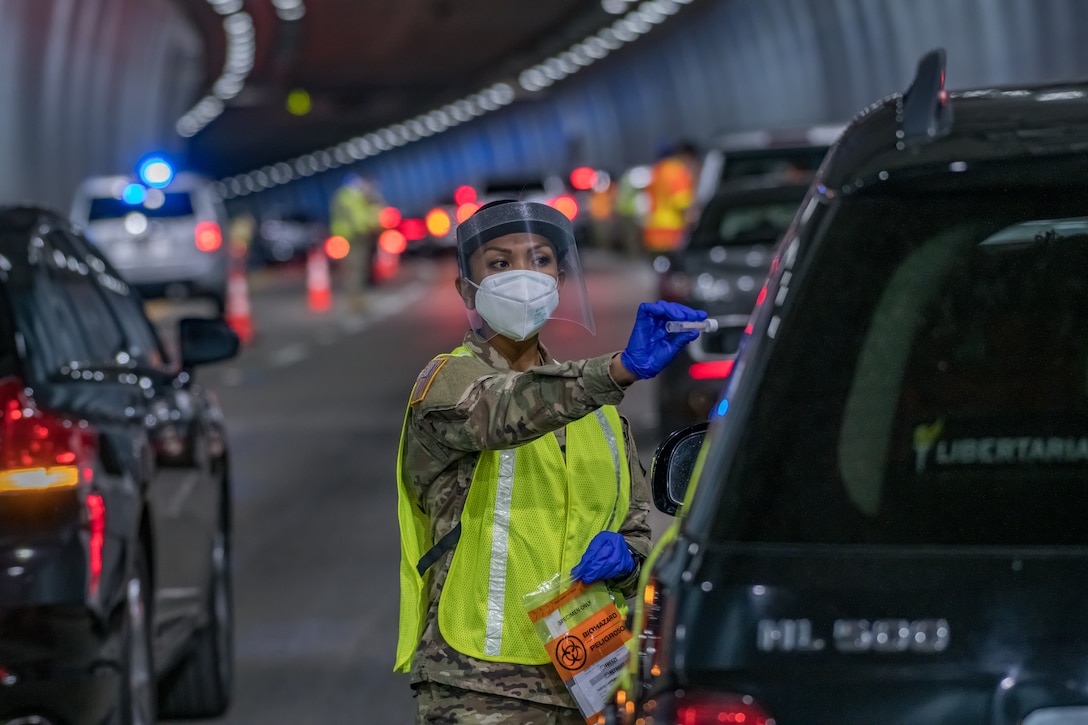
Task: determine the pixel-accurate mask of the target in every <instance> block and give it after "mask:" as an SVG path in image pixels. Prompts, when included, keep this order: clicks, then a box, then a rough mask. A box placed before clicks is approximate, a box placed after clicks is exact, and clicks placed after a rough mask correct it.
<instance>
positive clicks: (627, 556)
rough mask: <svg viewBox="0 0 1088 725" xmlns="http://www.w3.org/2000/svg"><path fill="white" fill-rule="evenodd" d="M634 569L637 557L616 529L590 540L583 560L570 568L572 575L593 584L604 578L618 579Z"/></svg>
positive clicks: (603, 532)
mask: <svg viewBox="0 0 1088 725" xmlns="http://www.w3.org/2000/svg"><path fill="white" fill-rule="evenodd" d="M634 570H635V559H634V557H632V556H631V550H630V549H628V548H627V541H625V540H624V538H623V536H622V535H621V534H617V533H616V532H615V531H602V532H601V533H599V534H597V535H596V536H594V537H593V540H592V541H590V542H589V546H587V547H586V553H584V554H582V560H581V561H580V562H578V563H577V564H575V566H574V568H573V569H571V570H570V575H571V577H573V578H574V579H581V580H582V581H583V582H584V583H586V584H592V583H593V582H597V581H600V580H602V579H618V578H620V577H624V576H627V575H628V574H630V573H631V572H633V571H634Z"/></svg>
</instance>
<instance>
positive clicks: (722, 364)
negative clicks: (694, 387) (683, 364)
mask: <svg viewBox="0 0 1088 725" xmlns="http://www.w3.org/2000/svg"><path fill="white" fill-rule="evenodd" d="M731 372H733V361H732V360H712V361H710V362H697V363H692V365H691V367H689V368H688V375H690V376H691V377H692V379H693V380H716V379H718V378H727V377H729V373H731Z"/></svg>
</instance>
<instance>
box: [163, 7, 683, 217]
mask: <svg viewBox="0 0 1088 725" xmlns="http://www.w3.org/2000/svg"><path fill="white" fill-rule="evenodd" d="M235 1H236V0H208V2H210V3H212V4H213V5H219V6H223V7H233V3H234V2H235ZM237 2H240V0H237ZM691 2H692V0H646V1H645V2H643V3H641V4H640V5H639V6H638V7H637V9H634V10H632V9H631V6H632V5H634V4H635V3H634V0H601V6H602V7H603V8H604V9H605V10H606V11H608V12H610V13H613V14H617V15H621V14H622V15H624V17H622V18H620V19H618V20H616V21H615V22H614V23H612V24H611V25H610V26H609V27H606V28H602V29H601V30H600V31H599V32H598V33H597V34H595V35H591V36H589V37H587V38H585V39H584V40H583V41H581V42H580V43H576V44H574V45H572V46H571V47H570V48H568V49H567V50H566V51H563V52H562V53H560V54H559V55H558V56H556V57H553V58H549V59H548V60H546V61H544V62H541V63H538V64H537V65H534V66H532V67H530V68H526V69H525V70H523V71H522V72H521V73H519V74H518V85H520V86H521V87H522V88H523V89H524V90H526V91H530V92H534V91H539V90H543V89H544V88H547V87H548V86H550V85H552V84H553V83H555V82H556V81H559V80H562V79H564V78H566V77H568V76H570V75H572V74H574V73H577V72H578V71H579V70H581V69H582V68H584V67H587V66H589V65H592V64H593V63H594V62H595V61H597V60H600V59H602V58H604V57H606V56H607V55H608V54H609V53H610V52H611V51H613V50H617V49H619V48H621V47H623V45H624V44H625V43H628V42H631V41H633V40H635V39H636V38H638V37H639V36H640V35H642V34H644V33H646V32H649V31H650V30H651V29H652V28H653V26H654V25H657V24H658V23H661V22H663V21H664V20H666V19H667V16H670V15H673V14H675V13H676V12H677V11H678V10H679V8H680V6H682V5H687V4H689V3H691ZM272 4H273V6H275V7H276V9H277V13H278V14H280V17H283V15H282V13H283V12H291V11H292V8H293V9H294V10H296V11H303V10H304V7H303V5H302V0H272ZM239 7H240V6H239ZM246 21H248V27H249V30H250V35H249V37H248V38H239V39H238V47H239V48H240V49H241V51H240V52H239V54H238V57H237V58H236V59H235V64H236V66H231V68H232V70H234V71H236V72H237V73H238V74H239V75H240V76H241V79H240V80H241V81H244V78H245V74H246V73H248V72H249V69H251V68H252V66H253V55H252V54H253V52H254V43H253V38H252V34H251V32H252V19H250V18H249V16H248V15H247V16H246ZM246 21H241V23H239V27H241V26H242V25H244V24H245V22H246ZM247 49H248V51H249V57H247V56H246V55H245V53H244V51H246V50H247ZM228 55H229V54H228ZM223 87H224V88H225V89H226V90H227V91H232V90H233V89H234V88H235V87H237V88H238V90H239V91H240V90H241V85H240V84H237V83H229V84H224V85H223ZM516 98H517V93H516V91H515V89H514V87H513V86H511V85H510V84H509V83H496V84H494V85H492V86H490V87H488V88H485V89H482V90H481V91H479V92H478V93H474V94H472V95H470V96H467V97H465V98H462V99H460V100H458V101H454V102H453V103H449V104H446V105H445V106H443V107H442V108H441V109H436V110H434V111H431V112H430V113H425V114H420V115H418V116H416V117H415V118H412V119H409V120H406V121H403V122H401V123H396V124H393V125H392V126H389V127H386V128H383V129H380V130H378V131H373V132H370V133H368V134H366V136H362V137H356V138H353V139H351V140H350V141H345V142H344V143H342V144H340V145H339V146H336V147H331V148H330V149H329V150H327V151H322V152H317V153H318V154H319V155H320V157H321V159H322V161H321V162H318V161H317V160H316V159H315V158H314V156H313V155H312V154H307V155H306V156H302V157H300V158H299V159H296V160H294V162H293V169H292V167H291V166H290V165H288V166H287V169H288V170H290V171H291V172H292V176H293V174H295V173H298V174H300V175H302V176H309V175H311V174H313V173H315V172H316V171H319V170H321V171H323V170H325V169H327V168H329V167H335V166H338V165H340V164H346V163H349V161H348V159H347V157H350V158H351V159H354V160H356V161H358V160H361V159H364V158H366V157H368V156H373V155H375V154H378V153H381V152H382V151H388V150H390V149H392V148H395V147H397V146H402V145H404V144H405V143H409V142H412V141H416V140H418V139H419V138H423V137H428V136H431V135H433V134H436V133H440V132H442V131H444V130H446V129H448V128H450V127H451V126H455V125H457V124H459V123H464V122H466V121H469V120H471V119H472V118H473V117H475V116H480V115H483V114H484V113H487V112H489V111H494V110H497V109H499V108H501V107H502V106H505V105H508V104H510V103H513V102H514V100H515V99H516ZM216 100H219V99H216ZM221 112H222V101H221V100H219V107H218V109H217V108H216V107H215V106H211V105H207V106H204V107H203V111H202V114H203V115H202V117H201V119H200V120H197V119H195V118H187V117H183V118H182V119H181V120H179V121H178V124H177V128H178V133H181V134H182V135H192V134H194V133H196V132H197V131H199V129H200V128H201V127H203V125H204V124H205V123H206V122H207V121H204V120H203V117H205V116H210V117H211V118H214V116H215V115H218V113H221ZM208 120H210V118H209V119H208ZM281 163H282V162H281ZM280 176H281V177H282V175H280ZM248 180H249V179H248V177H247V182H248ZM277 181H278V180H277ZM279 183H283V182H279ZM247 186H248V184H247ZM236 187H239V188H237V189H236ZM226 191H227V195H228V196H229V195H231V194H236V195H241V194H244V193H248V192H246V191H245V189H242V188H240V185H239V184H237V183H228V184H227V185H226Z"/></svg>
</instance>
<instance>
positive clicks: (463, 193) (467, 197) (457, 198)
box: [453, 184, 476, 206]
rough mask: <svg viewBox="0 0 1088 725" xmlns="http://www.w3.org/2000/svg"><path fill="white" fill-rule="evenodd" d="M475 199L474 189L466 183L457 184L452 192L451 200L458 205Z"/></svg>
mask: <svg viewBox="0 0 1088 725" xmlns="http://www.w3.org/2000/svg"><path fill="white" fill-rule="evenodd" d="M474 201H476V190H475V189H473V188H472V187H471V186H469V185H467V184H462V185H461V186H458V187H457V189H456V190H454V192H453V202H454V203H455V204H457V205H458V206H461V205H463V204H471V203H472V202H474Z"/></svg>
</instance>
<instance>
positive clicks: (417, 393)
mask: <svg viewBox="0 0 1088 725" xmlns="http://www.w3.org/2000/svg"><path fill="white" fill-rule="evenodd" d="M447 360H449V358H448V357H436V358H435V359H434V360H431V361H430V362H429V363H427V367H425V368H423V372H421V373H420V374H419V377H418V378H416V384H415V385H414V386H412V398H411V400H410V401H409V405H415V404H416V403H418V402H420V401H421V400H423V398H424V397H426V395H427V391H428V390H429V389H430V387H431V383H432V382H433V381H434V376H435V375H436V374H438V371H439V370H441V369H442V366H443V365H445V364H446V361H447Z"/></svg>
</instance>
